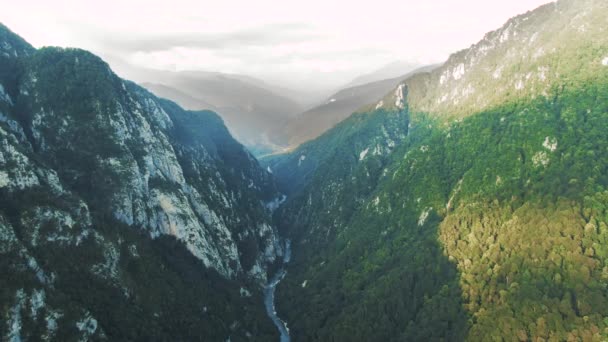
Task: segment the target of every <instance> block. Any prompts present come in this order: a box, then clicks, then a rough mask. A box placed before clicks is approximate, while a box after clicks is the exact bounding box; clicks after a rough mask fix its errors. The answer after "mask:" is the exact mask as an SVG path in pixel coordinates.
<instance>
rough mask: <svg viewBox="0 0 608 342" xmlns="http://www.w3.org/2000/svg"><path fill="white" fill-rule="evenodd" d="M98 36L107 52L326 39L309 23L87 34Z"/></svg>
mask: <svg viewBox="0 0 608 342" xmlns="http://www.w3.org/2000/svg"><path fill="white" fill-rule="evenodd" d="M86 34H87V35H88V37H91V36H94V37H96V38H95V40H96V41H97V43H98V44H100V45H101V46H103V47H104V48H105V49H110V50H114V51H121V52H125V53H133V52H144V53H150V52H157V51H166V50H172V49H175V48H191V49H203V50H225V49H234V48H238V49H243V48H249V47H270V46H275V45H279V44H285V43H289V44H295V43H303V42H310V41H314V40H318V39H322V36H321V35H320V34H318V33H316V32H314V30H313V29H312V27H310V26H308V25H305V24H298V23H291V24H274V25H267V26H261V27H254V28H247V29H239V30H235V31H230V32H213V33H209V32H202V33H201V32H184V33H170V34H151V35H134V36H133V35H125V34H124V33H122V32H117V33H108V32H107V31H105V32H101V31H99V32H96V31H93V32H87V33H86Z"/></svg>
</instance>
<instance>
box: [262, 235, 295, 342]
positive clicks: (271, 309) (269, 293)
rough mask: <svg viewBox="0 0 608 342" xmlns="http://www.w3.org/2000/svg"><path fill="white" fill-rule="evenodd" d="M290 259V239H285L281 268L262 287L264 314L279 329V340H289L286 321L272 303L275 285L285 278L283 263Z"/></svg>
mask: <svg viewBox="0 0 608 342" xmlns="http://www.w3.org/2000/svg"><path fill="white" fill-rule="evenodd" d="M289 259H291V241H289V240H286V241H285V253H284V255H283V265H282V266H281V269H279V270H278V271H277V273H276V274H275V275H274V276H273V277H272V279H270V282H268V284H267V285H266V286H265V287H264V306H265V307H266V314H268V317H270V319H271V320H272V322H273V323H274V325H275V326H276V327H277V330H279V334H280V335H281V340H280V341H281V342H290V341H291V339H290V338H289V328H288V327H287V323H285V322H283V321H282V320H281V319H280V318H279V316H277V310H276V307H275V305H274V299H275V298H274V292H275V290H276V288H277V285H278V284H279V283H280V282H281V280H283V278H285V275H286V274H287V271H286V270H285V265H286V264H287V263H288V262H289Z"/></svg>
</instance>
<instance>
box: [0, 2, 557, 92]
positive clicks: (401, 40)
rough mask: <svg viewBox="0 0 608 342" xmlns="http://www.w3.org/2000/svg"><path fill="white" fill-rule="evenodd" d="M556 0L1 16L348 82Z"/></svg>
mask: <svg viewBox="0 0 608 342" xmlns="http://www.w3.org/2000/svg"><path fill="white" fill-rule="evenodd" d="M547 2H549V1H548V0H508V1H507V0H415V1H413V0H399V1H395V0H372V1H370V0H368V1H365V0H363V1H362V0H348V1H346V0H337V1H332V0H300V1H290V0H283V1H280V0H279V1H277V0H214V1H209V0H198V1H196V0H169V1H168V0H163V1H156V0H145V1H144V0H103V1H102V0H95V1H89V0H80V1H67V0H59V1H48V0H45V1H42V0H40V1H33V0H0V8H2V13H0V21H2V22H3V23H4V24H6V25H7V26H8V27H9V28H11V29H12V30H13V31H15V32H16V33H18V34H19V35H21V36H22V37H23V38H25V39H26V40H27V41H29V42H30V43H32V44H33V45H34V46H36V47H41V46H45V45H57V46H71V47H80V48H84V49H88V50H91V51H93V52H95V53H96V54H99V55H101V56H102V57H104V58H106V59H108V60H110V61H119V60H122V61H124V62H126V63H130V64H134V65H139V66H143V67H148V68H157V69H168V70H191V69H196V70H206V71H221V72H228V73H240V74H248V75H253V76H258V77H264V78H267V79H270V80H275V81H276V80H290V81H291V83H293V84H308V83H310V84H312V83H311V81H312V80H317V81H322V82H326V83H328V84H340V83H344V82H346V81H348V80H349V79H352V78H354V77H355V76H357V75H359V74H361V73H365V72H369V71H371V70H374V69H377V68H379V67H382V66H383V65H385V64H387V63H390V62H392V61H395V60H405V61H411V62H418V63H421V64H429V63H436V62H441V61H443V60H445V59H446V58H447V57H448V56H449V54H450V53H452V52H455V51H457V50H460V49H463V48H466V47H468V46H470V45H471V44H473V43H475V42H477V41H478V40H480V39H481V38H482V37H483V35H484V34H485V33H486V32H488V31H490V30H494V29H497V28H499V27H500V26H501V25H502V24H503V23H504V22H505V21H506V20H507V19H509V18H510V17H512V16H515V15H517V14H521V13H524V12H526V11H528V10H532V9H534V8H536V7H538V6H539V5H541V4H543V3H547ZM112 63H114V62H111V63H110V64H112Z"/></svg>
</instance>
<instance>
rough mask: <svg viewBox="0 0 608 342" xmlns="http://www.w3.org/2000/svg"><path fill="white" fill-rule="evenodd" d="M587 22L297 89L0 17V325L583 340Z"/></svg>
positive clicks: (595, 209)
mask: <svg viewBox="0 0 608 342" xmlns="http://www.w3.org/2000/svg"><path fill="white" fill-rule="evenodd" d="M607 18H608V3H607V2H606V1H604V0H558V1H556V2H552V3H548V4H545V5H542V6H540V7H538V8H536V9H531V10H530V11H528V12H526V13H523V14H520V15H518V16H515V17H513V18H511V19H509V20H508V21H507V22H506V23H505V24H504V25H503V26H502V27H500V28H498V29H496V30H494V31H491V32H489V33H487V34H485V36H483V37H482V38H481V40H479V41H478V42H477V43H474V44H472V45H470V46H469V47H468V48H466V49H463V50H461V51H458V52H455V53H453V54H451V55H450V57H449V58H448V59H447V60H446V61H445V62H444V63H442V64H438V65H436V64H433V65H430V66H422V67H421V66H420V65H418V64H416V65H414V64H408V63H393V64H390V65H388V66H386V67H384V68H381V69H378V70H377V71H375V72H373V73H371V74H364V75H362V76H360V77H357V78H353V80H352V81H351V82H349V83H345V84H346V86H344V88H343V89H341V90H338V91H332V92H329V94H331V95H329V96H327V98H322V97H316V96H312V95H310V94H308V95H307V96H302V98H301V99H299V100H298V99H297V97H298V96H297V92H296V94H295V95H294V91H293V90H290V89H287V88H283V87H279V86H275V85H271V84H270V83H266V82H264V81H261V80H259V79H256V78H252V77H248V76H244V75H237V74H229V73H219V72H218V73H208V72H187V71H179V72H177V71H158V70H157V71H151V70H146V69H141V70H137V72H138V73H141V75H142V76H141V77H144V75H148V77H149V79H148V81H149V82H148V83H144V82H142V83H143V84H142V85H139V84H137V83H134V82H132V81H129V80H126V79H123V78H121V77H119V76H118V75H117V74H116V73H114V71H113V69H112V68H111V67H110V65H109V64H107V63H106V62H105V61H104V60H102V59H101V58H100V57H98V56H96V55H94V54H92V53H90V52H88V51H86V50H81V49H76V48H60V47H41V48H35V47H34V46H32V45H30V43H28V42H27V41H26V40H24V39H23V38H21V37H20V36H18V35H17V34H16V33H14V32H13V31H11V30H10V29H9V28H8V27H6V26H4V25H2V24H0V272H1V273H2V274H4V275H6V276H4V277H2V278H1V279H0V317H2V318H1V319H0V336H1V337H0V339H1V340H7V341H22V340H23V341H27V340H83V341H89V340H95V341H97V340H110V341H114V340H116V341H123V340H124V341H130V340H151V341H153V340H180V341H195V340H205V341H207V340H208V341H277V340H278V341H281V342H288V341H494V340H496V341H507V340H508V341H604V340H606V339H607V338H608V34H607V33H608V19H607ZM240 39H241V37H240V36H239V37H238V39H237V41H238V42H240V41H241V40H240ZM133 72H134V71H133ZM158 80H161V81H162V82H160V81H158ZM157 81H158V82H157ZM312 93H313V92H312V91H311V94H312ZM163 97H167V98H168V99H165V98H163ZM173 101H175V102H173Z"/></svg>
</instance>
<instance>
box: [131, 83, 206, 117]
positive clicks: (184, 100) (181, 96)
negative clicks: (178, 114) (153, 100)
mask: <svg viewBox="0 0 608 342" xmlns="http://www.w3.org/2000/svg"><path fill="white" fill-rule="evenodd" d="M141 86H142V87H144V88H146V89H147V90H149V91H150V92H152V93H154V94H155V95H156V96H159V97H162V98H165V99H171V100H172V101H174V102H176V103H179V105H180V106H181V107H182V108H184V109H187V110H194V111H196V110H203V109H207V110H213V111H217V109H216V108H215V107H214V106H213V105H212V104H209V103H207V102H204V101H202V100H199V99H196V98H194V97H192V96H190V95H188V94H186V93H184V92H181V91H179V90H177V89H175V88H171V87H168V86H165V85H162V84H156V83H142V84H141Z"/></svg>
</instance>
